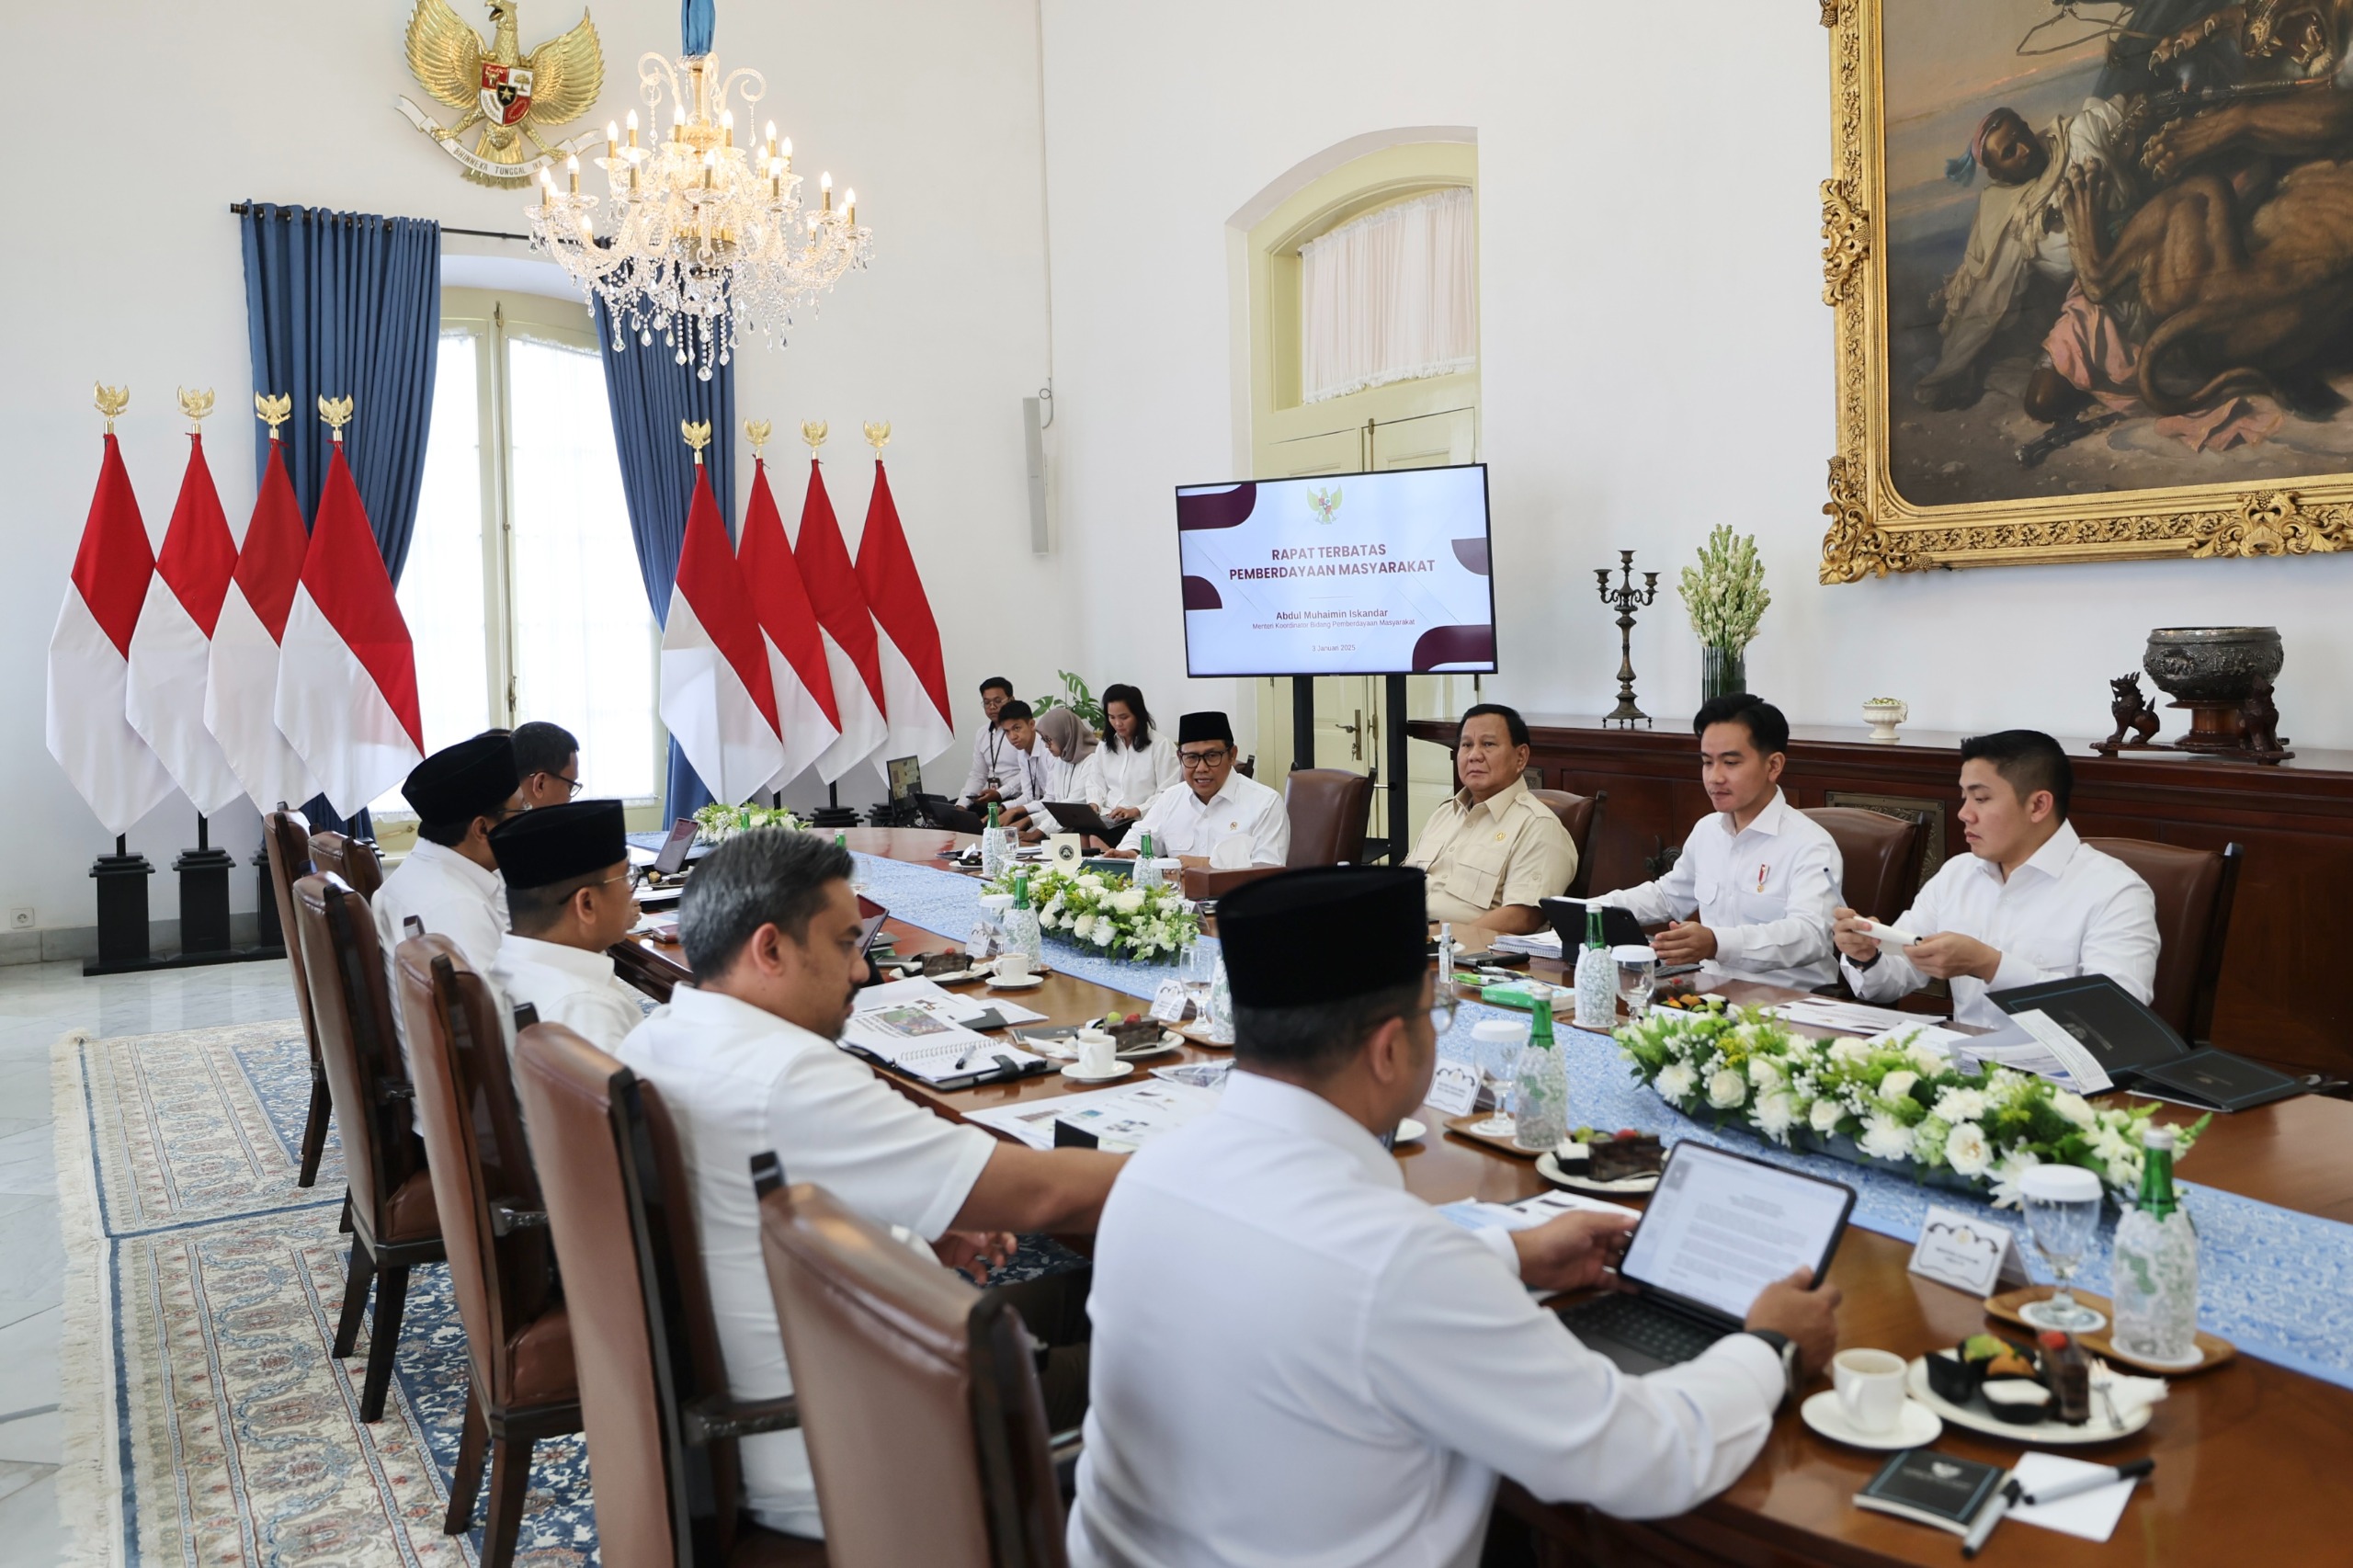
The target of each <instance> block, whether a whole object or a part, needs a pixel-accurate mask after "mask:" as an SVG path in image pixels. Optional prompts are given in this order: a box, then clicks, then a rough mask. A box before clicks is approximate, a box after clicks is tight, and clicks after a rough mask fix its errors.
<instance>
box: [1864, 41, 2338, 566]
mask: <svg viewBox="0 0 2353 1568" xmlns="http://www.w3.org/2000/svg"><path fill="white" fill-rule="evenodd" d="M1819 3H1820V6H1821V12H1822V21H1823V24H1824V26H1825V27H1826V28H1829V29H1830V38H1831V94H1832V97H1831V142H1832V156H1833V172H1832V175H1831V177H1830V178H1829V179H1826V180H1824V182H1823V184H1822V232H1823V238H1824V242H1825V243H1824V248H1823V301H1824V303H1825V304H1827V305H1829V306H1830V307H1831V308H1832V309H1833V310H1834V311H1835V312H1836V318H1837V330H1836V371H1837V373H1836V382H1837V429H1838V449H1837V455H1836V457H1834V458H1833V459H1832V460H1831V461H1830V487H1829V488H1830V499H1829V504H1828V505H1827V506H1824V508H1823V510H1824V513H1825V514H1826V515H1827V516H1828V517H1829V518H1830V526H1829V528H1828V531H1827V532H1826V533H1825V535H1824V540H1823V556H1822V568H1821V574H1822V580H1823V581H1824V583H1851V582H1855V581H1858V580H1859V579H1861V578H1863V577H1866V576H1872V575H1884V574H1887V573H1890V572H1917V571H1925V570H1927V569H1928V568H1931V567H1958V566H1995V565H2020V564H2030V563H2042V562H2084V561H2117V560H2150V559H2161V558H2174V557H2183V558H2197V557H2217V556H2252V555H2303V554H2313V553H2320V552H2327V551H2343V550H2353V0H1967V3H1966V4H1959V3H1956V0H1819Z"/></svg>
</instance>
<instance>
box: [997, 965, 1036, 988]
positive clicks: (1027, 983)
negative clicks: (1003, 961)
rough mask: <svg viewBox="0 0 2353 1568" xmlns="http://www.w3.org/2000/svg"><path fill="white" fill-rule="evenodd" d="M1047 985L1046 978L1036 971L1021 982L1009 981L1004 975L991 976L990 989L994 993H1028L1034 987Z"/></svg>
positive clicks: (1020, 980) (1021, 979)
mask: <svg viewBox="0 0 2353 1568" xmlns="http://www.w3.org/2000/svg"><path fill="white" fill-rule="evenodd" d="M1044 983H1046V977H1045V976H1044V975H1042V974H1040V973H1039V972H1038V971H1036V970H1034V969H1033V970H1031V971H1029V973H1028V974H1025V975H1023V976H1022V977H1021V978H1020V979H1019V980H1007V979H1006V978H1005V977H1004V976H1002V975H995V974H993V975H990V976H989V989H990V990H992V991H1027V990H1029V988H1030V987H1031V986H1033V985H1043V984H1044Z"/></svg>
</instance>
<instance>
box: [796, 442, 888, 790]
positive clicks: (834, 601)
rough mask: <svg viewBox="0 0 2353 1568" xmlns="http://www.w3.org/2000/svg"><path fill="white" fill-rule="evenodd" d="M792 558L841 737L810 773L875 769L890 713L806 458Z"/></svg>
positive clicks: (865, 622) (869, 628)
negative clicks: (819, 634)
mask: <svg viewBox="0 0 2353 1568" xmlns="http://www.w3.org/2000/svg"><path fill="white" fill-rule="evenodd" d="M792 556H793V559H794V560H795V561H797V562H800V565H801V581H802V582H804V583H806V584H808V585H809V602H810V604H811V605H812V606H813V608H815V609H816V611H817V624H818V625H819V626H821V627H823V628H824V635H825V664H826V665H827V667H828V668H830V669H831V670H832V671H833V676H834V700H835V705H836V707H837V708H838V709H839V710H840V713H841V723H842V733H841V739H839V740H837V741H835V743H834V744H831V745H829V746H827V747H826V748H825V749H824V752H823V753H822V754H821V755H820V756H818V758H817V777H818V778H822V779H824V781H825V782H826V783H828V784H831V783H832V782H833V781H834V780H835V779H836V778H840V777H841V776H842V775H843V774H845V773H847V772H848V771H849V770H850V769H851V768H853V767H857V766H858V763H859V762H860V761H862V760H864V759H865V758H867V757H870V756H872V757H874V758H875V767H876V768H877V769H878V770H879V769H880V768H881V756H880V755H879V754H880V751H881V745H882V741H883V738H884V737H885V736H886V735H888V734H889V733H890V730H891V721H890V719H889V717H888V715H889V713H890V711H891V710H890V708H889V707H888V706H887V704H886V699H885V698H884V697H883V695H882V661H881V656H880V654H879V653H878V652H877V650H876V647H875V641H876V640H875V636H874V617H873V615H872V613H871V612H870V611H869V610H868V609H867V608H866V596H865V594H863V593H861V592H860V591H859V589H858V572H857V570H856V569H855V568H854V567H852V566H851V565H850V563H849V547H848V546H847V545H846V544H844V543H843V542H842V528H841V525H840V524H839V523H837V522H835V520H834V504H833V502H832V501H831V500H829V499H827V498H826V495H825V477H824V473H823V472H821V471H820V470H819V468H818V466H817V460H816V459H815V458H811V459H810V460H809V494H808V495H807V496H806V497H805V498H804V499H803V500H802V501H801V537H800V538H799V539H798V540H795V541H794V542H793V546H792Z"/></svg>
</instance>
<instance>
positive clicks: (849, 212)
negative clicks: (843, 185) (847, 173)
mask: <svg viewBox="0 0 2353 1568" xmlns="http://www.w3.org/2000/svg"><path fill="white" fill-rule="evenodd" d="M842 219H843V221H844V222H847V223H848V224H849V226H850V227H851V228H853V229H854V228H856V227H858V192H856V191H854V190H845V191H843V192H842Z"/></svg>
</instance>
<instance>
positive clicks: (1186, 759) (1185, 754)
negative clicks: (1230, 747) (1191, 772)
mask: <svg viewBox="0 0 2353 1568" xmlns="http://www.w3.org/2000/svg"><path fill="white" fill-rule="evenodd" d="M1231 755H1232V754H1231V753H1229V752H1228V751H1227V750H1226V749H1225V748H1224V747H1223V746H1213V747H1211V749H1210V750H1208V751H1180V752H1178V753H1177V754H1176V760H1177V761H1178V762H1180V763H1182V764H1184V765H1185V766H1186V767H1216V766H1217V765H1218V764H1219V763H1221V762H1223V761H1224V760H1225V759H1226V758H1227V757H1228V756H1231Z"/></svg>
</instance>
